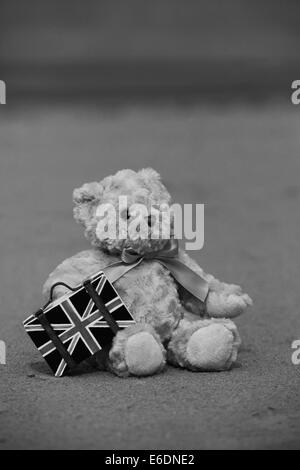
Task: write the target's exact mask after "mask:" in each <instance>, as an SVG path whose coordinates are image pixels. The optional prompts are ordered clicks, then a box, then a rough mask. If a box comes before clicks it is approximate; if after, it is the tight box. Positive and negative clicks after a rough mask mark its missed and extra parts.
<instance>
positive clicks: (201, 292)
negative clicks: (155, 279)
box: [103, 239, 209, 302]
mask: <svg viewBox="0 0 300 470" xmlns="http://www.w3.org/2000/svg"><path fill="white" fill-rule="evenodd" d="M144 260H155V261H157V262H158V263H160V264H161V265H162V266H164V267H165V268H166V269H167V270H168V271H169V272H170V274H171V275H172V276H173V277H174V279H175V280H176V281H177V282H178V284H180V285H181V286H182V287H184V288H185V289H186V290H187V291H188V292H190V293H191V294H192V295H194V296H195V297H196V298H197V299H199V300H201V302H205V300H206V297H207V294H208V291H209V287H208V283H207V281H206V280H205V279H203V277H201V276H200V275H199V274H197V273H196V272H195V271H193V270H192V269H191V268H189V267H188V266H187V265H186V264H185V263H183V262H182V261H181V260H180V259H179V256H178V241H177V240H174V239H171V240H169V241H168V242H167V244H166V246H165V247H164V248H163V249H161V250H159V251H153V252H151V253H145V254H143V255H141V254H140V253H137V252H136V251H135V250H133V249H132V248H124V249H123V251H122V254H121V260H120V261H117V262H115V263H112V264H110V265H108V266H106V267H105V268H104V269H103V271H104V273H105V274H106V276H107V277H108V279H109V280H110V281H111V282H112V283H114V282H115V281H117V280H118V279H120V277H122V276H124V274H125V273H127V272H128V271H130V270H131V269H133V268H135V267H136V266H138V265H139V264H140V263H142V262H143V261H144Z"/></svg>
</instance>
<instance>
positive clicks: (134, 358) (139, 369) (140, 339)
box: [125, 331, 164, 375]
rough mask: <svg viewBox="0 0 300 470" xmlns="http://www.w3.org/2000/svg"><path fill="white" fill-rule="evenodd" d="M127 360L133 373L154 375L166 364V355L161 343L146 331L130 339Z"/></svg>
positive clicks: (126, 351) (126, 350) (126, 352)
mask: <svg viewBox="0 0 300 470" xmlns="http://www.w3.org/2000/svg"><path fill="white" fill-rule="evenodd" d="M125 361H126V364H127V367H128V370H129V372H130V373H131V374H132V375H152V374H155V373H156V372H158V371H159V370H160V369H161V368H162V366H163V365H164V357H163V353H162V350H161V348H160V346H159V344H158V343H157V341H156V340H155V339H154V337H153V336H152V335H151V334H150V333H148V332H146V331H144V332H141V333H137V334H136V335H133V336H131V337H130V338H129V339H128V341H127V344H126V348H125Z"/></svg>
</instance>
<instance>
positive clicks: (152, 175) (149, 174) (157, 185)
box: [139, 168, 171, 204]
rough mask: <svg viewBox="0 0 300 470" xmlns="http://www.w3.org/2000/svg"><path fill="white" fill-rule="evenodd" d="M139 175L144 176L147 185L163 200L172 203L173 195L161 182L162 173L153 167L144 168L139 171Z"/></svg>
mask: <svg viewBox="0 0 300 470" xmlns="http://www.w3.org/2000/svg"><path fill="white" fill-rule="evenodd" d="M139 175H140V176H141V177H142V178H143V181H144V183H145V185H146V187H148V188H149V189H150V190H151V191H152V192H153V193H155V194H156V196H158V198H159V199H160V200H161V202H166V203H168V204H169V203H170V201H171V196H170V194H169V192H168V191H167V188H166V187H165V186H164V185H163V183H162V182H161V177H160V174H159V173H158V172H157V171H156V170H153V168H143V169H142V170H140V171H139Z"/></svg>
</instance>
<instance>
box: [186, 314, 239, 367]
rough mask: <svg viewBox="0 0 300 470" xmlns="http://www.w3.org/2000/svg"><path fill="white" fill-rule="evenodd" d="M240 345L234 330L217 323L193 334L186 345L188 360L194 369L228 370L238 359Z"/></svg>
mask: <svg viewBox="0 0 300 470" xmlns="http://www.w3.org/2000/svg"><path fill="white" fill-rule="evenodd" d="M238 346H239V342H238V341H236V340H235V337H234V334H233V332H232V331H231V330H230V329H229V328H227V327H226V326H224V325H221V324H217V323H215V324H212V325H210V326H206V327H205V328H200V329H199V330H197V331H195V332H194V333H193V334H192V336H191V337H190V339H189V341H188V343H187V347H186V360H187V363H188V366H189V368H191V369H194V370H207V371H209V370H218V371H220V370H227V369H229V368H230V367H231V366H232V364H233V363H234V362H235V361H236V358H237V352H238Z"/></svg>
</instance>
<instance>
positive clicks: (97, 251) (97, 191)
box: [43, 168, 252, 377]
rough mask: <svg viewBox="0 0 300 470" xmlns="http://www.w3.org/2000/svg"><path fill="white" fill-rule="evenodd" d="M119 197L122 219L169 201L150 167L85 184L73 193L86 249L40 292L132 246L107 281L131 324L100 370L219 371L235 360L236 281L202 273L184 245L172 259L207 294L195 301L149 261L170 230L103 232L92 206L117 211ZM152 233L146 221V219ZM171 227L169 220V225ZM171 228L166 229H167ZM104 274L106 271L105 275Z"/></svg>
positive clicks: (240, 298) (72, 280)
mask: <svg viewBox="0 0 300 470" xmlns="http://www.w3.org/2000/svg"><path fill="white" fill-rule="evenodd" d="M120 196H126V197H127V201H128V207H129V210H127V211H123V213H121V214H120V216H121V217H122V218H124V220H126V221H127V222H128V221H129V222H130V220H131V218H132V217H133V214H131V212H130V207H131V206H134V204H137V203H138V204H143V205H145V206H146V207H150V206H155V207H163V206H164V205H170V203H171V196H170V194H169V192H168V190H167V189H166V187H165V186H164V184H163V183H162V181H161V177H160V175H159V173H158V172H157V171H155V170H153V169H151V168H145V169H141V170H139V171H133V170H130V169H124V170H121V171H118V172H117V173H116V174H114V175H111V176H107V177H105V178H104V179H103V180H102V181H100V182H91V183H86V184H84V185H83V186H81V187H80V188H77V189H75V190H74V192H73V201H74V210H73V212H74V218H75V220H76V221H77V222H79V223H80V224H82V225H83V227H84V229H85V236H86V238H87V239H88V240H89V242H90V243H91V248H90V249H88V250H85V251H82V252H80V253H78V254H76V255H75V256H72V257H70V258H68V259H66V260H65V261H63V262H62V263H61V264H60V265H59V266H58V267H57V268H56V269H55V270H54V271H53V272H52V273H51V274H50V275H49V277H48V279H47V281H46V283H45V284H44V287H43V294H44V296H45V297H46V298H48V296H49V292H50V289H51V286H52V285H53V284H54V283H56V282H64V283H66V284H68V285H70V286H73V287H74V286H77V285H79V284H80V283H82V282H83V281H84V280H85V279H86V278H87V277H89V276H91V275H93V274H94V273H96V272H98V271H101V270H104V272H105V268H106V267H107V266H110V265H112V264H114V263H116V262H118V261H120V259H121V257H122V253H124V250H128V249H129V250H134V253H138V255H139V256H140V257H142V259H143V258H144V260H142V262H140V263H138V264H137V265H136V266H135V267H134V268H133V269H129V270H128V271H127V272H125V273H124V275H122V276H121V277H120V278H119V279H117V280H116V281H115V282H114V286H115V288H116V290H117V292H118V293H119V295H120V297H121V298H122V300H123V301H124V303H125V304H126V305H127V307H128V308H129V311H130V312H131V314H132V316H133V318H134V320H135V322H136V323H135V324H134V325H132V326H129V327H127V328H125V329H122V330H120V331H118V332H117V334H116V336H115V337H114V340H113V342H112V344H111V346H110V349H109V352H108V353H107V358H106V367H107V368H108V370H110V371H112V372H113V373H115V374H116V375H118V376H120V377H128V376H147V375H152V374H156V373H159V372H161V371H162V370H163V369H164V368H165V366H166V364H167V363H168V364H171V365H173V366H176V367H182V368H186V369H189V370H191V371H199V372H200V371H225V370H228V369H230V368H231V367H232V365H233V364H234V363H235V362H236V360H237V354H238V350H239V347H240V344H241V340H240V336H239V333H238V330H237V327H236V325H235V324H234V323H233V321H232V320H231V318H233V317H236V316H238V315H240V314H241V313H243V312H244V311H245V310H246V308H247V307H248V306H250V305H252V300H251V298H250V297H249V295H248V294H246V293H244V292H243V291H242V289H241V287H240V286H238V285H235V284H227V283H224V282H221V281H219V280H218V279H216V278H215V277H214V276H213V275H211V274H207V273H206V272H205V271H204V270H203V269H202V268H201V267H200V266H199V265H198V264H197V263H196V262H195V261H194V260H193V259H192V258H191V257H190V256H189V255H188V254H187V253H186V252H185V251H184V250H183V249H181V248H179V250H178V255H177V256H178V260H179V261H180V262H181V263H183V264H184V265H185V266H187V267H188V268H189V269H190V270H192V271H193V273H195V274H197V275H198V276H199V279H202V280H204V281H205V282H206V284H207V286H208V293H207V296H206V298H205V300H204V299H202V300H200V299H199V298H197V297H196V296H195V295H193V294H192V293H191V292H189V290H188V289H186V288H185V287H183V286H182V285H180V284H179V283H178V282H177V281H176V279H175V278H174V276H173V275H172V273H171V272H170V271H169V270H168V269H167V268H166V267H165V266H164V265H163V264H161V263H160V262H159V260H157V259H155V253H157V252H159V251H160V250H163V249H164V247H165V245H166V244H168V243H170V240H171V241H173V239H174V231H173V230H170V236H169V239H167V238H165V237H159V236H157V235H156V236H155V237H151V236H149V237H148V238H145V237H141V236H139V234H138V232H136V233H135V234H134V236H133V235H132V234H131V233H129V231H128V233H125V236H124V233H123V234H122V237H118V236H116V237H115V238H112V237H109V236H108V235H107V233H106V232H101V231H99V230H98V229H97V227H98V226H99V217H100V216H99V210H97V209H98V208H99V206H100V205H101V204H110V205H112V206H113V207H114V208H115V209H116V211H118V210H119V207H118V205H119V201H120ZM147 223H148V227H149V234H150V235H151V230H152V227H151V220H147ZM170 223H171V224H172V222H170ZM172 228H173V227H172ZM108 277H109V276H108ZM65 293H66V288H65V287H64V286H58V287H56V288H55V290H54V299H57V298H58V297H60V296H61V295H63V294H65Z"/></svg>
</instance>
